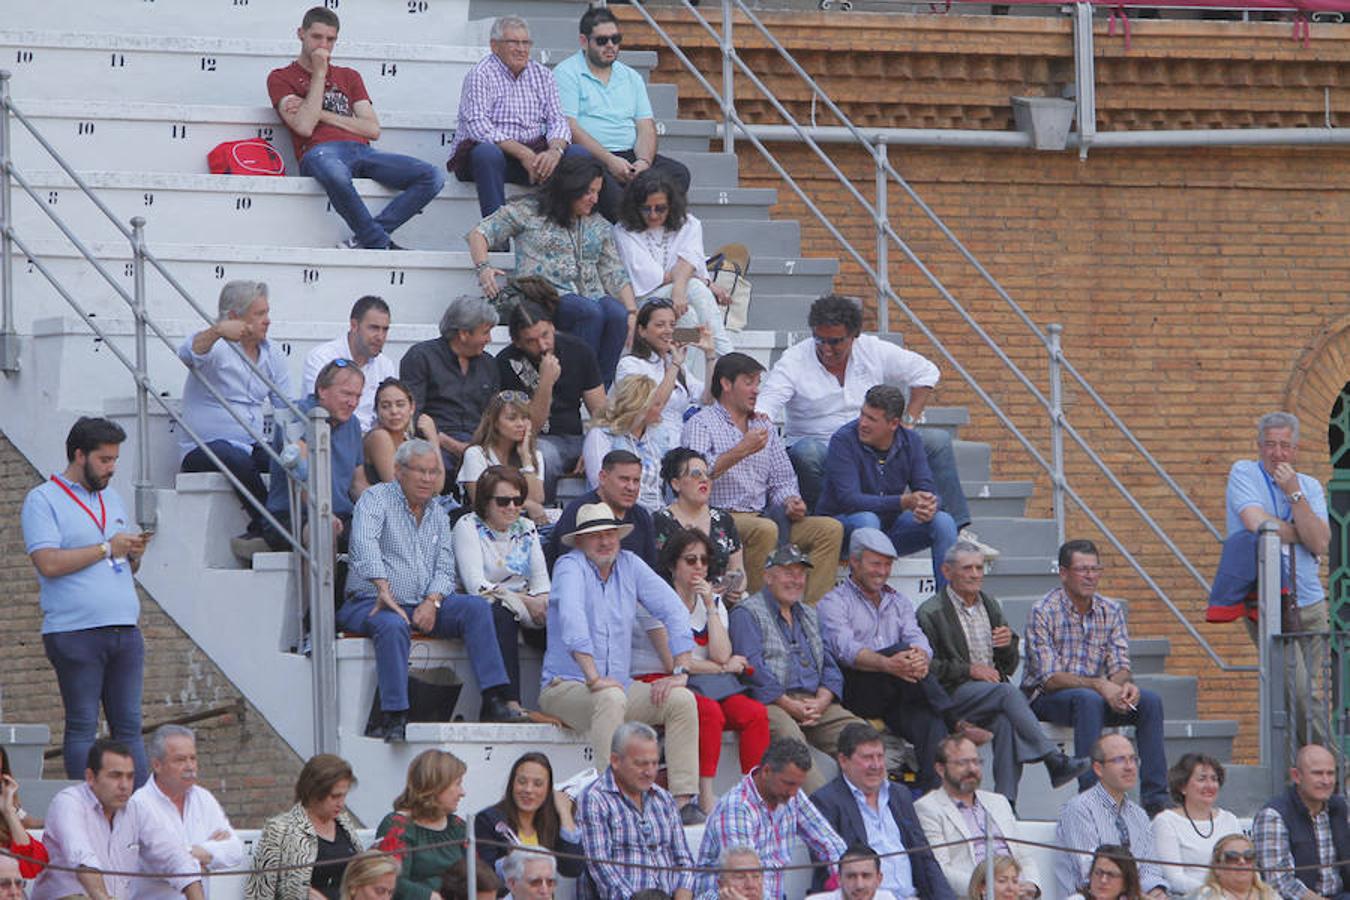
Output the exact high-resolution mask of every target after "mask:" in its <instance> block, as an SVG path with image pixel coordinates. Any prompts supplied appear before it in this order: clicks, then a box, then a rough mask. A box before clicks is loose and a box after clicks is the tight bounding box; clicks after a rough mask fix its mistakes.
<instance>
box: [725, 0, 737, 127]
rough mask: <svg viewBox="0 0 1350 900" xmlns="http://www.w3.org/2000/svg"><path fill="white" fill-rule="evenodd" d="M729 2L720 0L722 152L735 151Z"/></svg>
mask: <svg viewBox="0 0 1350 900" xmlns="http://www.w3.org/2000/svg"><path fill="white" fill-rule="evenodd" d="M731 3H732V0H722V152H723V153H735V152H736V132H735V129H733V128H732V127H731V117H732V116H733V115H735V113H736V67H735V66H733V65H732V64H731V58H732V57H733V56H734V55H735V53H736V45H735V44H734V43H732V39H731V19H732V13H731Z"/></svg>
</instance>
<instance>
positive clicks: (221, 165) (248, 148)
mask: <svg viewBox="0 0 1350 900" xmlns="http://www.w3.org/2000/svg"><path fill="white" fill-rule="evenodd" d="M206 164H207V166H209V167H210V169H211V174H212V175H285V174H286V163H285V162H283V161H282V159H281V154H280V153H278V152H277V151H276V150H274V149H273V148H272V145H271V144H269V143H267V141H264V140H263V139H261V138H250V139H249V140H246V141H226V142H225V143H223V144H217V145H216V146H215V148H214V149H212V150H211V152H210V153H208V154H206Z"/></svg>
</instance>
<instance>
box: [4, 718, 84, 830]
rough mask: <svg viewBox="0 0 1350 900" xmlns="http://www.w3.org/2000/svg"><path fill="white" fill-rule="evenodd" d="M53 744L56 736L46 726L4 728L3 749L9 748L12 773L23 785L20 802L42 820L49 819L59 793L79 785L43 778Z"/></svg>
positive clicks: (10, 724)
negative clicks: (49, 807)
mask: <svg viewBox="0 0 1350 900" xmlns="http://www.w3.org/2000/svg"><path fill="white" fill-rule="evenodd" d="M51 743H52V732H51V729H50V728H48V727H47V726H46V725H22V724H18V723H11V722H6V723H5V724H3V725H0V747H4V748H5V754H6V755H7V756H8V757H9V770H10V773H11V774H12V775H13V776H14V779H15V780H16V781H18V782H19V799H20V800H21V801H22V802H23V808H24V809H25V810H26V811H27V812H28V814H29V815H30V816H33V817H35V818H38V819H43V818H46V815H47V804H48V803H50V802H51V799H52V797H54V796H55V795H56V792H57V791H60V790H62V789H63V788H67V787H70V786H71V785H73V784H76V783H77V782H74V781H67V780H65V779H61V778H52V779H45V778H43V777H42V770H43V766H44V760H43V757H44V754H45V753H46V751H47V748H48V747H50V746H51Z"/></svg>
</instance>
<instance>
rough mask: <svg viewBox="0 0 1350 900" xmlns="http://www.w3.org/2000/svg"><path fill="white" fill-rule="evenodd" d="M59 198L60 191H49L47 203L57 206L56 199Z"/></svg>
mask: <svg viewBox="0 0 1350 900" xmlns="http://www.w3.org/2000/svg"><path fill="white" fill-rule="evenodd" d="M59 199H61V194H60V193H59V192H57V191H48V192H47V205H48V206H55V205H56V201H57V200H59Z"/></svg>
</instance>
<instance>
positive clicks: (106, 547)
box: [98, 541, 112, 559]
mask: <svg viewBox="0 0 1350 900" xmlns="http://www.w3.org/2000/svg"><path fill="white" fill-rule="evenodd" d="M98 549H99V550H101V551H103V558H104V559H112V544H110V543H108V542H107V541H103V542H102V543H100V544H99V545H98Z"/></svg>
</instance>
